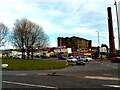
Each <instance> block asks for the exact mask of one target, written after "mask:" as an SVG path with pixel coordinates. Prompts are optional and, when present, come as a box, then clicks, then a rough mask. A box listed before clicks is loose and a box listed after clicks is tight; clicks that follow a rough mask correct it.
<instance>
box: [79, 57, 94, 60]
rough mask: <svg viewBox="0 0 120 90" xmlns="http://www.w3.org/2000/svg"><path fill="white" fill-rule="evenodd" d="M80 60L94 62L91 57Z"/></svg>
mask: <svg viewBox="0 0 120 90" xmlns="http://www.w3.org/2000/svg"><path fill="white" fill-rule="evenodd" d="M80 59H83V60H85V61H92V58H91V57H87V56H83V57H82V58H80Z"/></svg>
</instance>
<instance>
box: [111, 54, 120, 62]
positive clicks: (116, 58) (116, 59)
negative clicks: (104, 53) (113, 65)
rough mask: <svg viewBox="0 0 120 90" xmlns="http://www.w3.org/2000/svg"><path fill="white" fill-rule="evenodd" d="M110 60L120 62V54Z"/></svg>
mask: <svg viewBox="0 0 120 90" xmlns="http://www.w3.org/2000/svg"><path fill="white" fill-rule="evenodd" d="M110 60H111V62H119V63H120V56H114V57H112V58H111V59H110Z"/></svg>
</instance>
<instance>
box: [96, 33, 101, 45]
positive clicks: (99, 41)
mask: <svg viewBox="0 0 120 90" xmlns="http://www.w3.org/2000/svg"><path fill="white" fill-rule="evenodd" d="M96 32H97V33H98V46H99V45H100V40H99V31H96Z"/></svg>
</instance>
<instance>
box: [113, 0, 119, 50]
mask: <svg viewBox="0 0 120 90" xmlns="http://www.w3.org/2000/svg"><path fill="white" fill-rule="evenodd" d="M114 5H115V8H116V18H117V27H118V50H120V35H119V34H120V31H119V29H120V28H119V20H118V9H117V2H116V0H115V3H114Z"/></svg>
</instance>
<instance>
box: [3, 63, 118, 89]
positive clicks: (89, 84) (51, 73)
mask: <svg viewBox="0 0 120 90" xmlns="http://www.w3.org/2000/svg"><path fill="white" fill-rule="evenodd" d="M118 68H119V64H118V63H111V62H110V61H91V62H86V65H85V66H76V65H74V66H72V67H67V68H65V69H60V70H43V71H40V70H39V71H3V72H2V73H3V76H2V77H3V81H2V87H3V90H4V88H22V89H23V88H47V89H51V88H52V89H60V88H112V89H113V88H115V89H116V88H120V83H119V80H120V77H119V73H118V72H120V70H119V69H118Z"/></svg>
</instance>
